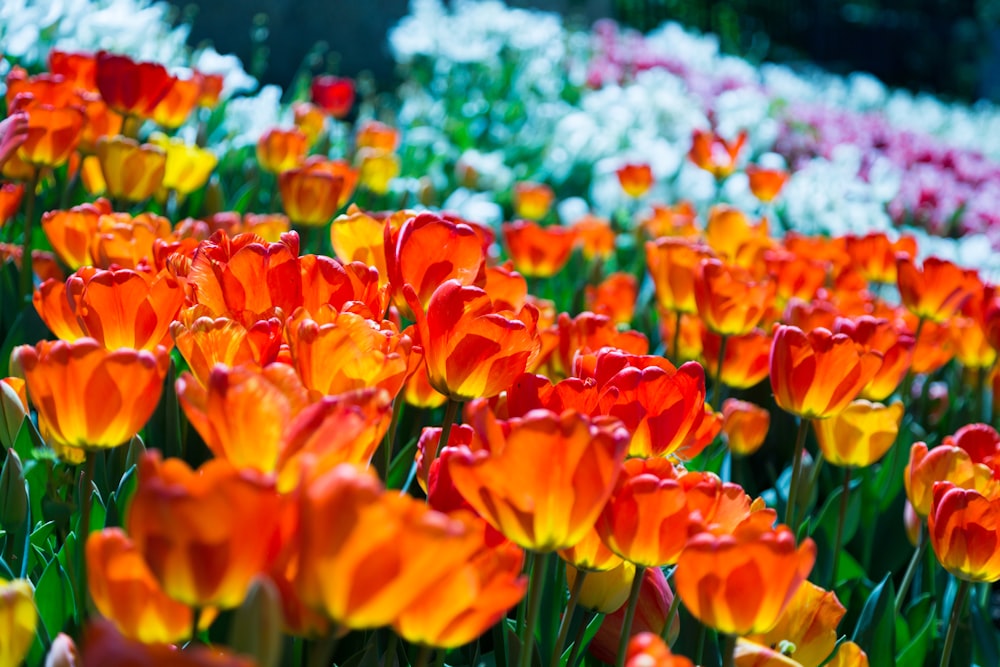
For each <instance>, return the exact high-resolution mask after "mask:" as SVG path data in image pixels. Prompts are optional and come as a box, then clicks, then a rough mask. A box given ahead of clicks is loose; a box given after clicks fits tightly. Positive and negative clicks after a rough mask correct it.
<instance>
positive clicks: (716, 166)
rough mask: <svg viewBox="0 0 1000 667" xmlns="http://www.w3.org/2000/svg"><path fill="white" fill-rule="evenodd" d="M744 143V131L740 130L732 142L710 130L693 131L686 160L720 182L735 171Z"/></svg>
mask: <svg viewBox="0 0 1000 667" xmlns="http://www.w3.org/2000/svg"><path fill="white" fill-rule="evenodd" d="M746 141H747V132H746V130H742V131H741V132H740V133H739V134H738V135H737V136H736V139H735V140H733V141H727V140H726V139H723V138H722V137H721V136H719V135H718V134H716V133H715V132H713V131H711V130H695V131H694V133H693V134H692V137H691V150H690V151H688V159H690V160H691V162H693V163H694V164H695V165H697V166H699V167H701V168H702V169H704V170H705V171H707V172H708V173H710V174H712V176H714V177H715V178H716V180H720V181H721V180H723V179H725V178H726V177H727V176H729V175H730V174H731V173H733V172H734V171H735V170H736V162H737V160H738V159H739V156H740V152H741V151H742V150H743V145H744V144H745V143H746Z"/></svg>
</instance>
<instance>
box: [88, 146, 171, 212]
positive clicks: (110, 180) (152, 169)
mask: <svg viewBox="0 0 1000 667" xmlns="http://www.w3.org/2000/svg"><path fill="white" fill-rule="evenodd" d="M97 158H98V160H100V163H101V171H102V172H103V174H104V180H105V182H106V183H107V189H108V194H109V195H111V196H112V197H116V198H118V199H125V200H128V201H136V202H137V201H142V200H144V199H148V198H149V197H152V196H153V193H155V192H156V191H157V189H159V187H160V186H161V185H162V184H163V176H164V173H165V170H166V165H167V154H166V152H165V151H164V150H163V149H161V148H158V147H157V146H153V145H151V144H142V145H141V146H140V145H139V143H138V142H137V141H135V140H134V139H127V138H124V137H115V138H113V139H106V138H101V139H100V140H99V141H98V142H97Z"/></svg>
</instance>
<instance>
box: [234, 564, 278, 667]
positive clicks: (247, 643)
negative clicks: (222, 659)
mask: <svg viewBox="0 0 1000 667" xmlns="http://www.w3.org/2000/svg"><path fill="white" fill-rule="evenodd" d="M282 623H283V621H282V611H281V596H280V595H279V593H278V588H277V586H275V585H274V582H273V581H271V580H270V579H268V578H267V577H260V578H258V579H256V580H255V581H254V582H253V584H251V586H250V590H249V591H248V592H247V597H246V599H245V600H243V604H242V605H240V607H239V608H238V609H237V610H236V615H235V617H234V618H233V625H232V628H231V630H230V632H229V646H231V647H232V648H233V650H235V651H236V652H238V653H242V654H244V655H248V656H251V657H253V658H254V660H255V661H256V664H258V665H260V667H277V666H278V665H279V664H280V663H281V642H282V634H281V633H282Z"/></svg>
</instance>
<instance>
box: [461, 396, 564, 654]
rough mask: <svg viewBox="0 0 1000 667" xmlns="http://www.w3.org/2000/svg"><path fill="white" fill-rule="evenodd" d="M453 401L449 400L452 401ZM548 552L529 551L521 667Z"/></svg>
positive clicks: (530, 648)
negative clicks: (528, 574) (526, 611)
mask: <svg viewBox="0 0 1000 667" xmlns="http://www.w3.org/2000/svg"><path fill="white" fill-rule="evenodd" d="M451 402H452V401H449V403H451ZM547 556H548V554H540V553H536V552H534V551H529V552H528V560H530V561H531V580H530V581H529V583H528V594H529V596H530V597H529V599H528V613H527V618H526V619H525V623H524V632H523V634H522V635H521V652H520V653H519V654H518V656H517V664H518V665H519V667H530V666H531V655H532V654H533V653H534V644H535V620H536V619H537V618H538V608H539V607H541V606H542V588H544V586H545V569H546V568H545V564H546V561H547V558H546V557H547Z"/></svg>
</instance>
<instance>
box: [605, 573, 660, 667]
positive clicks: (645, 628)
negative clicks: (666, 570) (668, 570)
mask: <svg viewBox="0 0 1000 667" xmlns="http://www.w3.org/2000/svg"><path fill="white" fill-rule="evenodd" d="M638 590H639V597H638V603H637V604H636V608H635V616H634V618H633V620H632V627H631V630H630V631H629V632H628V637H629V638H630V641H631V639H634V638H635V637H636V636H638V635H641V634H642V633H644V632H652V633H653V634H656V635H658V636H663V635H664V634H666V636H667V641H668V642H670V643H673V641H674V640H675V639H676V638H677V635H678V634H679V632H680V619H679V618H678V617H677V616H676V615H675V616H674V617H673V621H672V622H671V624H670V629H669V630H667V620H668V619H667V617H668V616H669V615H670V606H671V603H672V602H673V601H674V592H673V591H671V590H670V585H669V584H668V583H667V578H666V576H665V575H664V574H663V570H661V569H660V568H658V567H654V568H649V569H647V570H645V572H643V574H642V578H641V580H640V581H639V589H638ZM626 611H627V607H626V606H625V605H623V606H621V607H619V608H618V610H617V611H615V612H614V613H612V614H608V615H607V616H605V618H604V622H602V623H601V627H600V628H598V630H597V634H596V635H594V639H593V641H591V642H590V654H591V655H592V656H594V657H595V658H597V659H598V660H600V661H601V662H607V663H613V662H615V651H616V649H617V648H619V647H620V646H621V643H622V642H621V639H622V633H623V631H624V621H625V613H626Z"/></svg>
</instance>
